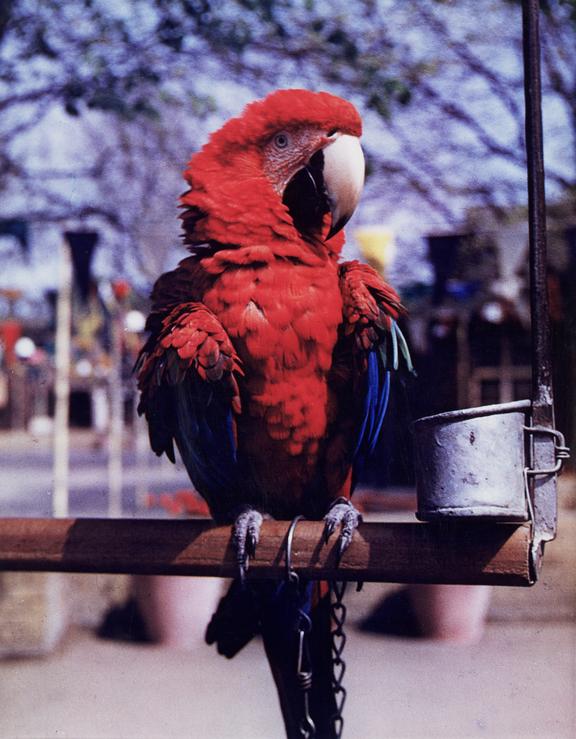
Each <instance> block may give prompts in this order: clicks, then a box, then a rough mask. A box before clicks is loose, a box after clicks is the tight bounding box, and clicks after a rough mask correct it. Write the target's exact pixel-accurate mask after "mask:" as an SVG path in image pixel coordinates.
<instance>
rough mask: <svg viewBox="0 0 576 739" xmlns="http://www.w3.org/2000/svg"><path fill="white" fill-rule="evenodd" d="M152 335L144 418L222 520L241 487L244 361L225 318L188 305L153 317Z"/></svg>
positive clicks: (160, 447) (143, 370) (142, 373)
mask: <svg viewBox="0 0 576 739" xmlns="http://www.w3.org/2000/svg"><path fill="white" fill-rule="evenodd" d="M148 327H149V329H151V335H150V337H149V339H148V341H147V343H146V344H145V346H144V348H143V349H142V352H141V353H140V356H139V359H138V362H137V365H136V370H137V373H138V387H139V389H140V392H141V398H140V404H139V406H138V412H139V413H140V414H144V415H145V416H146V420H147V421H148V427H149V434H150V444H151V446H152V449H153V450H154V451H155V452H156V454H158V455H161V454H163V453H165V454H166V455H167V456H168V457H169V458H170V459H171V460H172V461H174V443H176V446H177V447H178V449H179V451H180V455H181V457H182V461H183V462H184V465H185V467H186V469H187V471H188V474H189V475H190V479H191V480H192V482H193V484H194V485H195V487H196V488H197V490H198V492H200V493H201V494H202V495H203V497H204V498H205V499H206V500H207V502H208V505H209V506H210V510H211V512H212V515H213V516H214V518H216V519H222V518H223V517H225V516H226V515H227V514H229V513H230V510H231V509H232V508H233V507H234V500H235V495H234V491H235V490H237V488H238V484H239V475H238V470H237V460H236V438H235V430H236V429H235V426H236V424H235V418H236V416H237V415H238V414H239V413H240V410H241V404H240V392H239V387H238V378H239V377H240V376H241V375H242V369H241V367H240V360H239V359H238V356H237V355H236V352H235V350H234V347H233V345H232V343H231V341H230V339H229V337H228V335H227V334H226V332H225V330H224V329H223V328H222V325H221V324H220V322H219V321H218V319H217V318H216V317H215V316H214V314H213V313H211V312H210V311H209V310H208V309H207V308H206V307H205V306H204V305H202V304H201V303H196V302H188V303H184V304H181V305H178V306H177V307H173V308H171V309H167V310H166V311H164V312H163V313H159V312H155V313H152V314H151V316H150V319H149V324H148Z"/></svg>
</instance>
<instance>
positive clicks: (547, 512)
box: [524, 425, 570, 580]
mask: <svg viewBox="0 0 576 739" xmlns="http://www.w3.org/2000/svg"><path fill="white" fill-rule="evenodd" d="M524 431H525V433H527V434H528V435H529V437H530V441H531V443H530V445H529V458H530V465H529V466H528V467H527V468H526V470H525V475H526V481H527V483H528V486H529V488H530V489H529V491H528V502H529V510H530V513H531V517H532V525H533V538H532V547H531V557H530V560H531V561H530V564H531V568H532V574H533V578H534V580H537V578H538V573H539V570H540V567H541V560H542V554H543V551H544V544H545V542H547V541H552V539H554V538H555V537H556V527H557V518H558V500H557V489H556V488H557V485H556V478H557V475H558V473H559V472H560V471H561V469H562V465H563V464H564V461H565V460H566V459H568V458H569V457H570V450H569V448H568V447H567V446H566V441H565V439H564V436H563V434H562V433H561V432H560V431H557V430H556V429H554V428H548V427H547V426H540V425H538V426H525V427H524Z"/></svg>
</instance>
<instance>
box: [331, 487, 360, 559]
mask: <svg viewBox="0 0 576 739" xmlns="http://www.w3.org/2000/svg"><path fill="white" fill-rule="evenodd" d="M361 521H362V514H361V513H360V512H359V511H357V510H356V508H354V506H353V505H352V503H351V502H350V501H349V500H348V499H347V498H337V499H336V500H335V501H334V502H333V503H332V505H331V506H330V509H329V510H328V513H327V514H326V515H325V516H324V535H323V536H324V541H325V542H327V541H328V539H329V538H330V537H331V536H332V534H333V533H334V530H335V529H336V527H337V526H338V525H340V537H339V539H338V560H340V557H341V556H342V555H343V554H344V552H345V551H346V550H347V549H348V547H349V545H350V542H351V541H352V536H353V535H354V532H355V531H356V529H357V528H358V524H359V523H360V522H361Z"/></svg>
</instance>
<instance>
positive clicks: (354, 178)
mask: <svg viewBox="0 0 576 739" xmlns="http://www.w3.org/2000/svg"><path fill="white" fill-rule="evenodd" d="M361 132H362V122H361V119H360V116H359V114H358V112H357V110H356V108H355V107H354V106H353V105H352V104H351V103H349V102H347V101H346V100H343V99H342V98H339V97H336V96H335V95H331V94H329V93H326V92H309V91H308V90H278V91H277V92H274V93H272V94H271V95H269V96H268V97H266V98H265V99H264V100H259V101H256V102H254V103H251V104H250V105H248V106H247V107H246V109H245V110H244V112H243V113H242V115H241V116H239V117H238V118H233V119H231V120H229V121H228V122H227V123H226V124H225V125H224V126H223V127H222V128H221V129H219V130H218V131H216V133H214V134H212V136H211V137H210V140H209V142H208V143H207V144H206V145H205V146H204V148H203V149H202V150H201V151H200V152H199V153H198V154H196V155H195V156H194V157H193V158H192V160H191V161H190V164H189V166H188V169H187V170H186V173H185V176H186V179H187V181H188V183H189V185H190V190H189V191H188V192H186V193H185V194H184V195H183V197H182V204H183V206H184V208H185V211H184V214H183V221H184V227H185V229H186V241H187V242H188V243H190V244H194V243H199V242H201V241H204V240H208V241H210V240H212V241H217V242H220V243H224V244H239V245H242V244H248V243H252V244H253V243H255V241H254V240H255V239H257V240H266V241H263V242H262V243H266V242H268V241H269V240H270V239H271V238H272V239H276V240H278V239H280V240H287V239H288V240H294V239H295V238H300V239H304V240H305V241H307V242H310V243H314V244H319V243H326V242H329V241H330V242H331V240H332V239H333V237H334V236H335V234H336V233H338V232H339V231H340V230H341V229H342V228H343V226H344V225H345V223H346V222H347V221H348V219H349V218H350V216H351V215H352V213H353V212H354V209H355V208H356V205H357V203H358V199H359V197H360V193H361V191H362V186H363V184H364V157H363V154H362V149H361V147H360V142H359V137H360V135H361ZM336 242H338V244H337V243H336ZM341 242H342V240H341V239H340V240H336V239H335V240H334V243H333V244H332V243H330V244H329V245H328V249H329V250H330V251H334V250H335V249H334V247H336V246H338V247H340V246H341Z"/></svg>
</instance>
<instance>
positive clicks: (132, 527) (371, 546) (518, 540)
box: [0, 518, 533, 585]
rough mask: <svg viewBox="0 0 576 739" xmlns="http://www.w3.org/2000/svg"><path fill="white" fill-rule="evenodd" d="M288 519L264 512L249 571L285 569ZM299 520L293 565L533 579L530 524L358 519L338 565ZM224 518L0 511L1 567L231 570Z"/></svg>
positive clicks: (314, 528)
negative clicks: (8, 514)
mask: <svg viewBox="0 0 576 739" xmlns="http://www.w3.org/2000/svg"><path fill="white" fill-rule="evenodd" d="M288 526H289V523H288V522H286V521H265V522H264V524H263V526H262V533H261V537H260V543H259V545H258V551H257V556H256V558H255V559H254V560H252V562H251V564H250V572H249V576H250V577H258V578H263V577H271V578H277V577H282V576H283V575H284V567H285V552H284V546H285V540H286V534H287V530H288ZM321 535H322V523H321V522H317V521H301V522H299V523H298V525H297V527H296V532H295V535H294V542H293V549H292V561H293V566H294V569H295V570H296V571H297V572H298V573H299V574H300V575H302V576H303V577H307V578H311V579H340V580H363V581H367V582H423V583H432V582H435V583H464V584H480V585H490V584H495V585H530V584H532V582H533V577H532V573H531V571H530V565H529V552H530V539H531V531H530V527H529V526H526V525H519V524H493V523H483V522H475V523H457V524H456V523H449V524H444V523H442V524H427V523H387V522H384V523H363V524H361V525H360V527H359V529H358V531H357V532H356V534H355V535H354V539H353V541H352V544H351V545H350V547H349V549H348V551H347V552H346V553H345V555H344V557H343V559H342V561H341V563H340V566H338V567H337V566H336V537H335V536H333V537H332V539H331V540H330V542H329V543H328V544H327V545H325V544H322V539H321ZM230 537H231V530H230V527H229V526H218V527H217V526H214V524H213V523H212V522H210V521H205V520H193V519H189V520H176V521H174V520H170V521H167V520H152V519H138V520H130V519H115V520H112V519H82V518H78V519H34V518H3V519H0V570H35V571H51V572H108V573H131V574H132V573H134V574H135V573H142V574H144V573H148V574H160V575H199V576H218V577H231V576H234V575H235V574H236V572H237V569H236V564H235V559H234V552H233V550H232V545H231V538H230Z"/></svg>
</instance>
